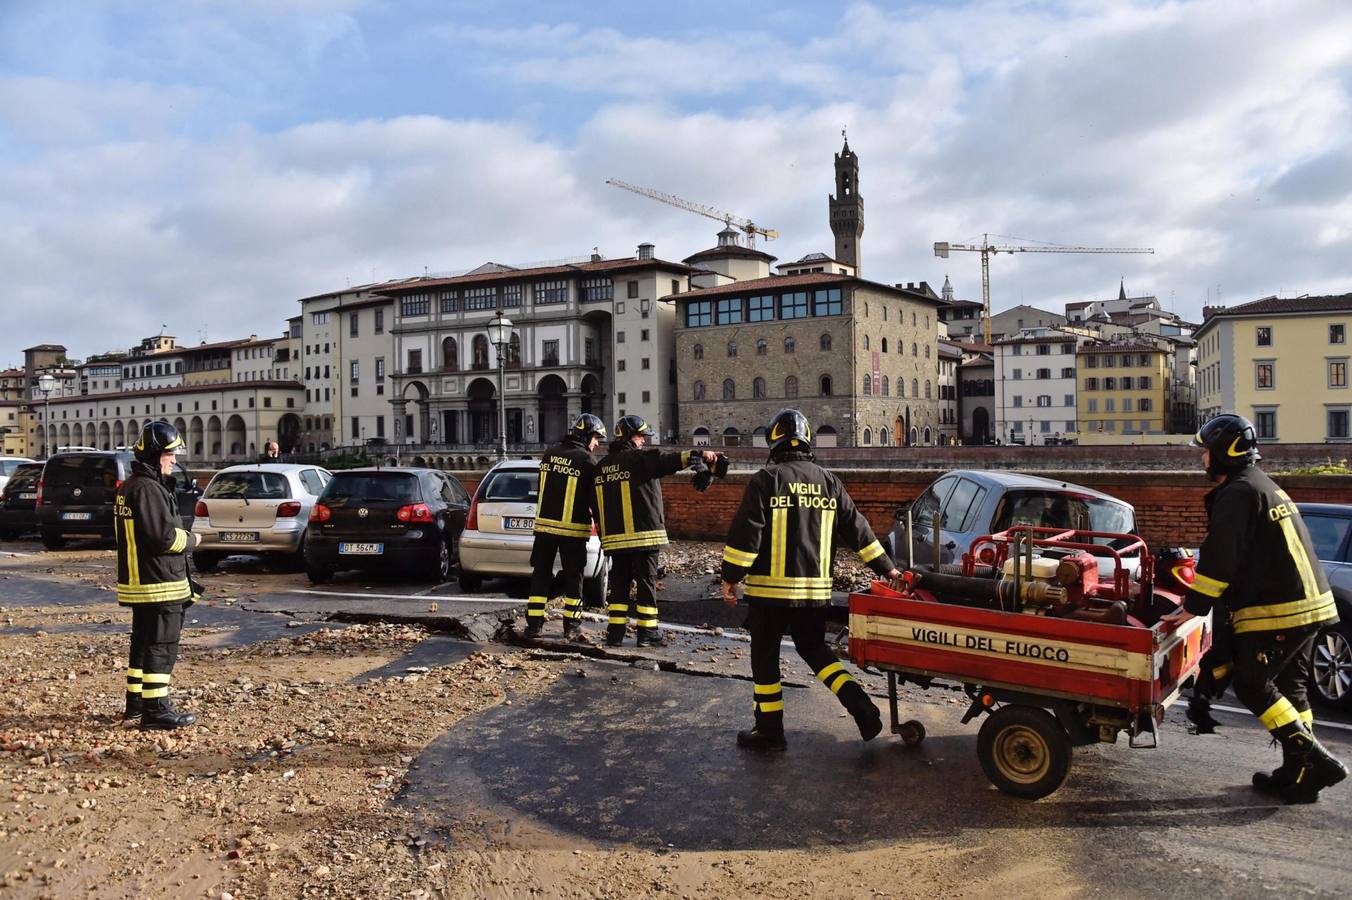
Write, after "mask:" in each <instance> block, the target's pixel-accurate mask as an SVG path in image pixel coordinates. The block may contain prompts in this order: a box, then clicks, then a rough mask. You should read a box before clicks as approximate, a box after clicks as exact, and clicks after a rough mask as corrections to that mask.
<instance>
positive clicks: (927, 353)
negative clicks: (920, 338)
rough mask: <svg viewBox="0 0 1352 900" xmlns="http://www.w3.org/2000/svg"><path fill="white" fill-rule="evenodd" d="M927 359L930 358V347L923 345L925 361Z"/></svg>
mask: <svg viewBox="0 0 1352 900" xmlns="http://www.w3.org/2000/svg"><path fill="white" fill-rule="evenodd" d="M929 358H930V345H929V344H926V345H925V359H929Z"/></svg>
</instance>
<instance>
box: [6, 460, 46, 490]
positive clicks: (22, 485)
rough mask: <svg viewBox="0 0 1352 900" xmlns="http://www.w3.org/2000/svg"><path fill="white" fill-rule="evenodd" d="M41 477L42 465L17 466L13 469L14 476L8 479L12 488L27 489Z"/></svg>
mask: <svg viewBox="0 0 1352 900" xmlns="http://www.w3.org/2000/svg"><path fill="white" fill-rule="evenodd" d="M41 477H42V466H19V468H17V469H15V470H14V476H13V477H12V478H10V479H9V484H10V488H11V489H12V490H16V491H19V490H27V489H28V488H31V487H34V486H35V485H36V484H37V483H38V479H40V478H41Z"/></svg>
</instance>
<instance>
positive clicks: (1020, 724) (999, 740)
mask: <svg viewBox="0 0 1352 900" xmlns="http://www.w3.org/2000/svg"><path fill="white" fill-rule="evenodd" d="M976 753H977V758H978V759H980V760H981V768H982V769H983V770H984V771H985V773H986V777H987V778H989V779H990V780H991V784H993V785H995V786H996V787H998V788H999V789H1000V790H1002V791H1004V792H1005V793H1006V794H1013V795H1014V796H1016V797H1023V798H1025V799H1027V800H1038V799H1040V798H1042V797H1045V796H1047V795H1048V794H1050V793H1051V792H1052V791H1054V790H1056V789H1057V788H1059V787H1060V786H1061V783H1062V782H1063V781H1065V780H1066V773H1068V772H1069V771H1070V754H1071V746H1070V736H1069V735H1067V734H1066V730H1065V728H1063V727H1062V726H1061V723H1060V722H1057V721H1056V719H1055V717H1053V716H1052V715H1051V714H1050V713H1048V712H1047V711H1046V710H1045V709H1039V708H1038V707H1036V706H1018V705H1015V706H1003V707H1001V708H1000V709H998V710H996V711H995V712H993V713H991V714H990V715H989V716H988V717H987V718H986V721H985V722H983V723H982V725H981V731H980V732H979V733H978V734H977V738H976Z"/></svg>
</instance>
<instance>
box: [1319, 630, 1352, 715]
mask: <svg viewBox="0 0 1352 900" xmlns="http://www.w3.org/2000/svg"><path fill="white" fill-rule="evenodd" d="M1310 670H1311V671H1310V687H1311V689H1312V690H1313V691H1314V694H1315V696H1316V697H1318V698H1319V699H1320V700H1322V701H1324V702H1325V703H1327V704H1328V705H1330V706H1334V707H1337V708H1339V709H1348V708H1350V707H1352V625H1349V624H1345V623H1344V624H1338V625H1333V626H1331V627H1329V628H1325V629H1324V630H1323V631H1321V632H1319V636H1318V637H1317V638H1315V641H1314V654H1313V658H1312V659H1311V660H1310Z"/></svg>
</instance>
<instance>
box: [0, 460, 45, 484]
mask: <svg viewBox="0 0 1352 900" xmlns="http://www.w3.org/2000/svg"><path fill="white" fill-rule="evenodd" d="M31 462H37V460H35V459H28V458H27V457H23V456H0V491H3V490H4V489H5V485H7V484H9V476H11V475H13V474H14V470H15V469H17V468H19V466H21V465H23V464H24V463H31Z"/></svg>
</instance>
